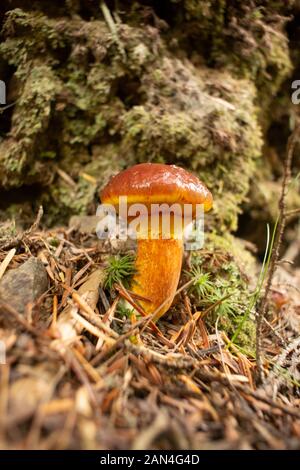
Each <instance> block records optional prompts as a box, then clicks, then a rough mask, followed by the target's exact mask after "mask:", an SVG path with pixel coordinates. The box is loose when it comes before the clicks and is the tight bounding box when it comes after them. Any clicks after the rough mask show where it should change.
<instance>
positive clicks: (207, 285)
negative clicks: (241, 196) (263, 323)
mask: <svg viewBox="0 0 300 470" xmlns="http://www.w3.org/2000/svg"><path fill="white" fill-rule="evenodd" d="M207 238H208V239H207V241H206V244H205V249H204V250H203V251H202V252H201V251H199V252H193V253H192V257H191V266H192V268H191V271H190V276H192V277H194V278H195V279H199V281H196V282H195V284H194V285H193V286H192V288H191V296H192V298H193V305H196V306H197V308H198V309H200V310H202V311H204V312H205V310H206V309H208V308H210V311H209V313H208V314H207V315H206V316H205V320H206V324H207V325H208V328H209V329H210V328H211V330H212V331H214V330H215V325H216V321H217V320H218V328H219V329H221V330H223V331H225V333H226V334H227V336H228V337H229V338H232V337H233V335H234V333H235V332H236V331H237V329H238V328H239V327H240V325H241V321H242V320H243V323H242V328H241V330H240V332H239V334H238V336H237V338H236V344H237V345H239V346H241V347H242V348H245V349H246V350H248V351H249V352H251V351H253V350H254V348H255V321H254V312H251V315H249V317H248V318H245V319H244V315H245V312H246V310H247V306H248V305H249V302H250V296H251V293H252V292H253V290H254V280H255V262H254V259H253V258H252V257H251V255H250V254H249V253H247V251H246V250H245V247H244V246H243V245H242V242H241V241H239V240H237V239H236V238H234V237H232V236H225V237H219V236H217V235H214V234H210V235H209V236H208V237H207ZM202 273H205V274H202ZM246 273H247V274H246ZM198 284H199V285H198ZM212 306H214V307H213V308H212V309H211V307H212Z"/></svg>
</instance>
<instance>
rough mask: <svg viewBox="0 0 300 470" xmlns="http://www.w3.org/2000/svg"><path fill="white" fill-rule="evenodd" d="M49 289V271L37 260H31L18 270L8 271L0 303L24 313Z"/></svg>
mask: <svg viewBox="0 0 300 470" xmlns="http://www.w3.org/2000/svg"><path fill="white" fill-rule="evenodd" d="M47 288H48V277H47V271H46V269H45V267H44V265H43V263H42V262H41V261H40V260H39V259H37V258H29V260H27V261H25V263H24V264H22V265H21V266H19V267H18V268H16V269H11V270H10V271H8V272H7V273H6V274H5V275H4V277H3V279H2V280H1V282H0V302H1V301H2V302H4V303H6V304H9V305H10V306H11V307H13V308H14V309H15V310H17V312H18V313H24V312H25V309H26V306H27V305H28V304H29V303H32V302H34V301H36V300H37V299H38V298H39V297H40V296H41V295H42V294H43V293H44V292H45V291H46V290H47Z"/></svg>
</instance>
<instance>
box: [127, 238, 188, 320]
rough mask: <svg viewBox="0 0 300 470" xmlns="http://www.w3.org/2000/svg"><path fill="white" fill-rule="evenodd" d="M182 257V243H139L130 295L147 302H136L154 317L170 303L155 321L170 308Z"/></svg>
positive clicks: (155, 240)
mask: <svg viewBox="0 0 300 470" xmlns="http://www.w3.org/2000/svg"><path fill="white" fill-rule="evenodd" d="M182 257H183V241H182V239H177V238H170V239H163V238H162V237H160V238H158V239H139V240H138V246H137V258H136V270H137V272H136V274H135V275H134V277H133V280H132V291H133V292H134V293H136V294H138V295H141V296H142V297H144V298H146V299H148V300H149V301H139V303H140V305H141V306H142V308H143V309H144V310H145V312H146V313H147V314H150V313H153V312H154V311H155V310H156V309H158V308H159V307H160V305H161V304H162V303H163V302H164V301H165V300H166V299H168V298H169V299H170V300H169V302H167V303H166V304H165V305H164V306H163V307H162V308H161V309H160V310H159V311H158V312H157V315H156V317H155V319H154V320H155V321H156V320H158V318H160V317H161V316H162V315H163V314H164V313H165V312H166V311H167V310H168V309H169V307H170V306H171V304H172V302H173V299H174V297H175V293H176V290H177V286H178V282H179V277H180V272H181V265H182Z"/></svg>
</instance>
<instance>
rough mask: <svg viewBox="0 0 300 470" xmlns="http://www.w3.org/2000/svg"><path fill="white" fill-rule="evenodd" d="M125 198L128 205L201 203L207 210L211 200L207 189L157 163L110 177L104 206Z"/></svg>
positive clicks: (181, 172)
mask: <svg viewBox="0 0 300 470" xmlns="http://www.w3.org/2000/svg"><path fill="white" fill-rule="evenodd" d="M120 196H127V201H128V203H129V204H135V203H143V204H145V205H147V206H148V205H149V206H150V204H163V203H167V204H174V203H177V204H181V205H183V204H192V205H193V206H194V205H195V206H196V205H197V204H203V206H204V211H205V212H207V211H209V210H210V209H211V207H212V204H213V198H212V195H211V193H210V191H209V190H208V189H207V187H206V186H205V185H204V184H203V183H202V182H201V181H200V180H199V179H198V178H197V176H195V175H193V174H191V173H189V172H188V171H186V170H184V169H183V168H179V167H178V166H176V165H164V164H161V163H140V164H138V165H134V166H132V167H130V168H127V169H126V170H124V171H122V172H120V173H119V174H117V175H116V176H114V177H113V178H112V179H111V180H110V181H109V183H108V184H107V185H106V186H105V188H104V189H103V190H102V192H101V194H100V197H101V201H102V202H103V203H104V204H112V205H114V206H115V207H117V206H118V204H119V197H120Z"/></svg>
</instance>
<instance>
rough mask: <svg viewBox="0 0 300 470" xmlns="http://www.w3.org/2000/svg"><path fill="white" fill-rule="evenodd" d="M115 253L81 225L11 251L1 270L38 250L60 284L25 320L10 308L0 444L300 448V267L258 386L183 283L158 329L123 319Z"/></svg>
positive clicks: (269, 340) (275, 315) (267, 330)
mask: <svg viewBox="0 0 300 470" xmlns="http://www.w3.org/2000/svg"><path fill="white" fill-rule="evenodd" d="M111 250H112V248H111V246H110V245H109V244H108V243H107V242H105V243H104V242H100V241H99V240H98V239H97V237H96V236H95V235H92V234H82V233H80V231H79V230H78V229H77V228H76V227H75V226H73V227H70V228H68V229H63V228H61V229H55V230H51V231H39V230H38V227H37V226H34V227H33V228H32V230H31V231H28V232H26V233H23V234H22V235H21V236H19V237H18V236H17V237H16V238H15V239H11V240H10V242H9V243H8V244H7V247H6V249H2V251H1V261H2V264H1V265H0V266H1V268H0V270H1V277H2V276H3V272H4V269H5V268H7V266H8V264H10V268H16V271H17V270H18V269H19V268H20V266H22V265H23V266H24V262H25V261H27V260H28V259H29V258H32V257H38V258H39V259H40V260H41V261H42V263H41V267H42V269H45V270H46V271H47V276H48V279H49V281H50V285H49V287H48V289H47V290H46V291H45V292H44V293H43V294H42V295H41V296H40V297H39V298H38V300H37V301H35V302H32V303H29V304H28V305H27V308H26V309H25V311H24V312H23V314H22V315H21V314H20V312H18V311H17V310H16V308H14V307H12V306H11V305H7V304H4V303H3V302H2V304H1V306H0V307H1V310H2V311H3V312H5V322H4V326H3V328H1V330H0V339H1V340H2V342H4V343H5V345H6V365H1V367H0V372H1V387H0V390H1V392H0V416H1V421H0V437H1V447H2V448H7V449H12V448H14V449H15V448H17V449H31V448H34V449H74V448H81V449H93V448H97V449H127V448H131V449H287V448H289V449H295V448H299V447H300V445H299V442H300V408H299V405H300V396H299V381H297V378H299V363H300V361H299V356H300V340H299V337H298V338H297V335H296V331H297V330H299V318H300V317H299V313H300V293H299V291H297V289H296V288H292V287H291V285H292V284H293V285H294V286H297V284H298V285H299V284H300V282H299V281H300V271H299V269H298V270H293V271H291V268H290V266H288V268H283V267H281V268H280V271H279V273H278V274H277V276H276V279H275V280H274V282H273V286H272V299H273V300H272V301H273V306H274V305H276V308H273V309H272V310H271V312H272V313H270V314H269V315H268V318H266V320H265V323H264V324H263V328H262V332H263V351H264V360H263V368H264V373H265V378H264V382H263V385H261V386H257V385H256V362H255V359H254V357H253V355H251V354H250V353H247V352H246V351H244V352H242V350H241V348H239V347H237V346H235V344H233V343H232V342H231V341H230V340H229V338H228V337H227V335H226V334H225V333H224V331H221V330H219V329H218V322H216V325H215V329H214V330H213V329H212V331H211V332H209V331H208V330H207V328H206V324H205V320H206V314H207V310H209V308H208V309H206V310H205V309H204V310H203V309H202V310H201V311H200V310H196V311H195V309H194V308H193V305H192V300H191V299H190V296H189V290H188V289H186V288H185V287H184V285H183V286H181V287H182V288H181V292H180V294H178V296H177V302H176V305H175V308H173V309H172V311H171V314H169V315H168V316H166V317H164V318H163V319H161V320H160V321H159V322H158V324H157V325H154V324H153V323H151V318H150V319H149V317H141V318H138V319H137V318H135V317H130V318H126V317H124V316H123V317H122V315H120V313H119V311H118V303H119V301H120V298H121V297H122V296H123V297H124V296H125V297H126V288H125V287H124V286H123V285H122V284H119V285H114V289H113V291H114V294H112V295H111V293H110V292H108V290H107V288H105V283H104V280H105V273H106V272H107V264H108V262H109V260H110V258H109V257H110V256H111ZM114 251H116V247H114ZM296 251H297V250H296ZM290 255H292V253H290ZM206 256H217V255H216V253H210V254H208V253H206ZM9 271H10V270H9ZM16 271H15V272H16ZM11 272H12V271H11ZM291 280H292V281H291ZM283 283H284V284H285V286H289V288H288V289H287V290H286V291H285V294H283V293H282V292H283V291H282V284H283ZM99 286H100V288H99ZM18 301H20V302H22V300H20V299H18ZM12 304H13V302H12ZM172 312H173V313H172ZM2 344H3V343H2Z"/></svg>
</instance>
